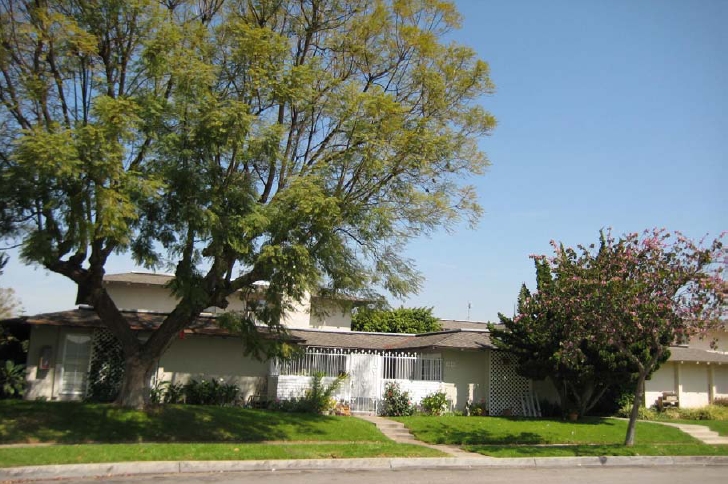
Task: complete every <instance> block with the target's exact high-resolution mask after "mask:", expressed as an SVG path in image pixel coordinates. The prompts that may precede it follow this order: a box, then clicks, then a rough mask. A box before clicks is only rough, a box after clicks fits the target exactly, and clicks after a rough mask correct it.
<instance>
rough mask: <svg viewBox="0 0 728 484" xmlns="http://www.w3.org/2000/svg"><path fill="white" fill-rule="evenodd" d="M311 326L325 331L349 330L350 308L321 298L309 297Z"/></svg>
mask: <svg viewBox="0 0 728 484" xmlns="http://www.w3.org/2000/svg"><path fill="white" fill-rule="evenodd" d="M311 304H312V308H313V311H312V312H311V315H310V318H309V325H310V327H311V328H316V329H321V330H326V331H351V308H350V307H348V306H346V307H344V306H342V305H340V304H336V303H335V302H333V301H327V300H326V299H321V298H311Z"/></svg>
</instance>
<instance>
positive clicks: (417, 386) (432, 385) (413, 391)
mask: <svg viewBox="0 0 728 484" xmlns="http://www.w3.org/2000/svg"><path fill="white" fill-rule="evenodd" d="M387 383H398V384H399V389H400V390H402V391H403V392H409V396H410V399H411V400H412V404H413V405H419V404H420V402H421V401H422V399H423V398H425V397H426V396H427V395H429V394H431V393H435V392H440V391H444V392H445V393H447V387H446V386H445V385H444V384H442V383H440V382H439V381H420V380H384V384H385V387H386V384H387Z"/></svg>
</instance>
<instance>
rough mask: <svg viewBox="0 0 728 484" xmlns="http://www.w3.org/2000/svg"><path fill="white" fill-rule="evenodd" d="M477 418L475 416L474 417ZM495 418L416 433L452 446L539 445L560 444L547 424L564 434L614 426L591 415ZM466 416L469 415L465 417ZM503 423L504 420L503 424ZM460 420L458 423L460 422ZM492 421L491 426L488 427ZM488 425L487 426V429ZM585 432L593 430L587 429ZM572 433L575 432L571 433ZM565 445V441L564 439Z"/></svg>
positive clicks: (440, 423)
mask: <svg viewBox="0 0 728 484" xmlns="http://www.w3.org/2000/svg"><path fill="white" fill-rule="evenodd" d="M473 418H477V417H473ZM496 418H497V420H491V418H489V417H484V418H483V419H482V420H481V419H478V420H467V421H465V422H467V423H470V422H472V423H474V424H476V425H472V426H468V425H465V427H466V428H463V426H462V425H456V426H453V425H449V422H448V421H432V423H430V424H427V425H425V426H424V428H419V429H417V431H416V432H415V434H419V437H421V438H423V440H426V441H433V442H434V443H437V444H454V445H478V444H480V445H489V444H493V445H502V444H506V445H513V444H521V445H538V444H556V443H560V442H559V440H561V439H560V438H559V437H556V441H555V440H554V438H555V437H554V435H553V431H552V430H551V429H548V430H547V428H546V427H548V426H549V425H555V426H559V427H562V430H561V431H559V432H557V435H558V433H563V432H564V431H568V429H570V428H573V429H575V431H578V429H580V428H584V427H589V428H590V429H591V428H596V427H597V426H601V427H605V426H606V427H614V426H615V422H614V421H610V420H608V419H603V418H598V417H591V418H584V419H582V420H579V421H578V422H565V421H563V420H558V419H542V418H525V417H496ZM468 419H469V418H468ZM504 422H505V423H504ZM459 423H460V422H459ZM491 424H492V426H491ZM529 425H533V427H532V430H531V429H524V430H520V429H518V428H517V427H524V426H529ZM508 426H512V427H515V428H514V429H513V430H506V429H504V427H508ZM564 426H567V427H564ZM489 427H490V428H489ZM587 432H592V430H589V431H587ZM571 433H572V435H573V434H574V431H572V432H571ZM578 433H580V434H581V433H582V432H578ZM563 443H564V444H567V442H563Z"/></svg>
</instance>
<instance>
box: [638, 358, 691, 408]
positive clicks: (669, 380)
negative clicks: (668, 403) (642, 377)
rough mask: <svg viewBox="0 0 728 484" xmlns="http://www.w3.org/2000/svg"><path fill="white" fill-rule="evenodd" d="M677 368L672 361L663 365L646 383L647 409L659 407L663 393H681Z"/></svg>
mask: <svg viewBox="0 0 728 484" xmlns="http://www.w3.org/2000/svg"><path fill="white" fill-rule="evenodd" d="M677 366H678V365H677V364H675V363H673V362H671V361H669V362H666V363H663V364H662V366H660V368H659V369H658V370H657V371H656V372H655V373H653V374H652V377H651V378H650V379H649V380H647V381H646V382H645V406H646V407H651V406H653V405H657V399H658V398H659V397H661V396H662V392H675V393H679V388H678V380H677ZM680 403H682V402H680Z"/></svg>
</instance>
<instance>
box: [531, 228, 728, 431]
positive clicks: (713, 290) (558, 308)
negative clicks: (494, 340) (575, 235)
mask: <svg viewBox="0 0 728 484" xmlns="http://www.w3.org/2000/svg"><path fill="white" fill-rule="evenodd" d="M722 238H723V237H722V236H721V237H719V238H718V239H716V240H714V241H712V242H709V243H704V242H700V243H697V242H694V241H692V240H690V239H688V238H687V237H685V236H683V235H682V234H680V233H679V232H674V233H670V232H667V231H666V230H664V229H654V230H648V231H645V232H643V233H642V234H639V233H629V234H626V235H623V236H622V237H620V238H619V239H617V238H615V237H614V236H612V235H611V232H609V231H606V232H604V231H603V232H602V233H601V234H600V239H599V243H598V245H595V244H591V245H589V246H583V245H580V246H577V247H576V248H569V247H564V246H563V245H561V244H556V243H553V246H554V251H555V255H554V256H553V257H552V258H546V257H545V256H540V257H537V260H538V261H542V262H543V263H546V261H547V262H548V266H544V267H548V268H549V270H550V272H551V277H552V278H553V281H554V284H553V285H551V286H550V288H549V290H548V291H545V292H543V293H540V297H539V304H541V305H542V306H541V307H542V308H543V310H545V311H547V312H553V313H554V314H560V315H563V323H564V324H565V325H567V329H568V330H567V331H565V332H564V333H563V335H562V337H563V339H562V341H561V342H560V350H559V351H558V352H557V353H556V355H557V356H558V359H559V361H561V362H564V363H565V364H567V365H570V366H573V365H579V364H581V362H584V361H588V358H589V355H588V353H587V350H588V349H589V348H594V349H596V350H597V351H599V352H600V353H604V354H606V353H614V354H615V355H616V356H617V357H618V358H619V359H621V360H624V361H625V362H626V363H627V364H628V365H629V366H630V367H631V368H633V370H632V371H633V372H634V374H633V376H634V381H635V390H634V401H633V408H632V413H631V416H630V423H629V426H628V430H627V436H626V438H625V443H626V444H627V445H633V444H634V429H635V422H636V419H637V415H638V410H639V407H640V406H641V405H642V399H643V395H644V382H645V380H646V379H647V377H649V375H650V374H652V372H653V371H655V370H656V369H657V368H658V366H659V364H660V363H661V362H663V361H665V360H666V359H667V358H668V357H669V355H670V349H669V347H670V345H671V344H674V343H676V342H684V341H687V340H689V339H690V338H693V337H699V336H700V335H702V334H704V333H705V332H706V331H708V330H709V329H712V328H715V327H718V326H719V325H720V324H722V323H723V322H724V321H725V318H726V304H725V293H724V288H725V280H724V277H725V276H724V273H725V269H726V265H728V257H727V253H726V249H725V248H724V246H723V242H722Z"/></svg>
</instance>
